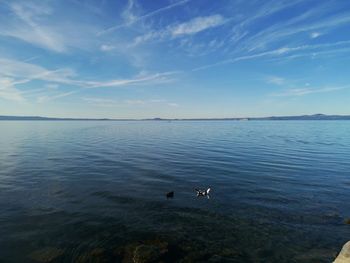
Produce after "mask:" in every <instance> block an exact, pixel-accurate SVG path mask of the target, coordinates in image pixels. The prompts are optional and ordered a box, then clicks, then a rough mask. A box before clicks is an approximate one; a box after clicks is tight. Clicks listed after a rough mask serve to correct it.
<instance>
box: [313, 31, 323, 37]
mask: <svg viewBox="0 0 350 263" xmlns="http://www.w3.org/2000/svg"><path fill="white" fill-rule="evenodd" d="M321 35H322V33H320V32H312V33H311V34H310V37H311V38H318V37H319V36H321Z"/></svg>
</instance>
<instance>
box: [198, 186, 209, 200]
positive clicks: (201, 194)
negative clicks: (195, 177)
mask: <svg viewBox="0 0 350 263" xmlns="http://www.w3.org/2000/svg"><path fill="white" fill-rule="evenodd" d="M194 190H196V192H197V197H199V196H206V197H207V198H208V199H209V192H210V187H209V188H208V189H207V190H200V189H197V188H196V189H194Z"/></svg>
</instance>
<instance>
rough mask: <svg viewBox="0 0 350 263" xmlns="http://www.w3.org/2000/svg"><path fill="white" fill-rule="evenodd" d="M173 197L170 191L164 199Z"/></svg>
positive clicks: (172, 192)
mask: <svg viewBox="0 0 350 263" xmlns="http://www.w3.org/2000/svg"><path fill="white" fill-rule="evenodd" d="M173 197H174V191H171V192H169V193H167V194H166V198H167V199H169V198H173Z"/></svg>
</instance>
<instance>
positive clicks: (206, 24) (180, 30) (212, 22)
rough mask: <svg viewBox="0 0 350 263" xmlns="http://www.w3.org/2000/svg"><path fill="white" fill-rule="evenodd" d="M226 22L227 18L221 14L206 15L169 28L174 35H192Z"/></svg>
mask: <svg viewBox="0 0 350 263" xmlns="http://www.w3.org/2000/svg"><path fill="white" fill-rule="evenodd" d="M224 22H225V18H224V17H223V16H221V15H219V14H217V15H212V16H206V17H196V18H193V19H192V20H190V21H188V22H185V23H181V24H178V25H175V26H173V27H170V28H169V30H170V34H171V35H172V36H173V37H177V36H181V35H192V34H196V33H199V32H201V31H204V30H207V29H209V28H212V27H217V26H219V25H222V24H223V23H224Z"/></svg>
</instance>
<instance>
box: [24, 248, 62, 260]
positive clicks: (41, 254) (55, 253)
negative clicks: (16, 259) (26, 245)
mask: <svg viewBox="0 0 350 263" xmlns="http://www.w3.org/2000/svg"><path fill="white" fill-rule="evenodd" d="M63 253H64V251H63V250H62V249H59V248H56V247H46V248H43V249H39V250H36V251H34V252H33V253H31V254H30V256H29V257H30V258H31V259H33V260H35V261H37V262H42V263H50V262H54V261H55V260H58V259H59V258H60V257H61V256H62V255H63Z"/></svg>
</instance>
